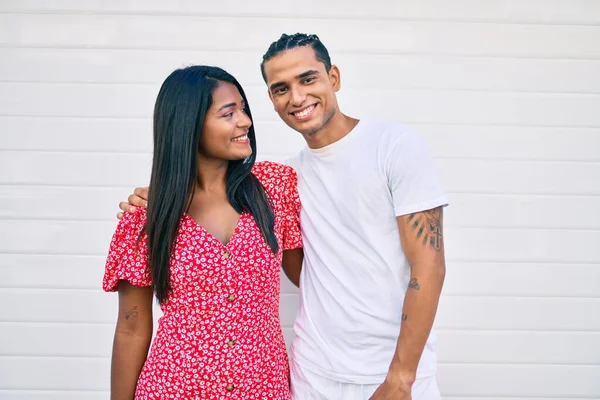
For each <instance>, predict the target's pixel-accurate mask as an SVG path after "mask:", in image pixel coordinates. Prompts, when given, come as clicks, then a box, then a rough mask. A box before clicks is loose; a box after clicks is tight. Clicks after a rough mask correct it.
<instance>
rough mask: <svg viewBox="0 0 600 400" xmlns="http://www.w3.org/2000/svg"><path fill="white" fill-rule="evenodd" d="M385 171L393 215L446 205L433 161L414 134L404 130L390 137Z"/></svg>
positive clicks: (425, 146)
mask: <svg viewBox="0 0 600 400" xmlns="http://www.w3.org/2000/svg"><path fill="white" fill-rule="evenodd" d="M385 170H386V174H387V180H388V185H389V189H390V192H391V194H392V199H393V203H394V211H395V214H396V216H401V215H406V214H411V213H415V212H420V211H425V210H430V209H432V208H436V207H439V206H447V205H448V200H447V198H446V194H445V191H444V188H443V187H442V184H441V182H440V179H439V175H438V171H437V168H436V165H435V161H434V159H433V157H432V155H431V153H430V151H429V148H428V147H427V144H426V142H425V140H424V139H423V138H422V137H421V136H420V135H418V134H417V133H415V132H412V131H410V130H406V131H403V132H400V133H399V134H398V135H395V136H394V137H393V138H392V142H391V145H390V146H388V147H387V157H386V166H385Z"/></svg>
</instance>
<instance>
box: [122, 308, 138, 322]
mask: <svg viewBox="0 0 600 400" xmlns="http://www.w3.org/2000/svg"><path fill="white" fill-rule="evenodd" d="M137 316H138V311H137V306H135V307H133V308H132V309H131V310H129V311H127V313H126V314H125V319H129V318H130V317H134V318H137Z"/></svg>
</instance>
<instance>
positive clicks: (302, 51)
mask: <svg viewBox="0 0 600 400" xmlns="http://www.w3.org/2000/svg"><path fill="white" fill-rule="evenodd" d="M324 69H325V66H324V65H323V63H322V62H320V61H319V60H317V57H316V55H315V52H314V50H313V49H312V48H311V47H310V46H302V47H297V48H294V49H290V50H286V51H284V52H283V53H280V54H278V55H276V56H275V57H273V58H271V59H270V60H269V61H267V62H266V63H265V75H266V76H267V80H268V81H269V82H271V81H275V80H278V81H279V80H288V79H294V78H295V77H297V76H298V75H300V74H303V73H305V72H306V71H309V70H313V71H319V72H321V70H324Z"/></svg>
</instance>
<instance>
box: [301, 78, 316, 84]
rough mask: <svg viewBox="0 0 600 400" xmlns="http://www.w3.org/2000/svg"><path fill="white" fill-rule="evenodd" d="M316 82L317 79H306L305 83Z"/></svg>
mask: <svg viewBox="0 0 600 400" xmlns="http://www.w3.org/2000/svg"><path fill="white" fill-rule="evenodd" d="M314 80H315V78H306V79H305V80H304V83H311V82H312V81H314Z"/></svg>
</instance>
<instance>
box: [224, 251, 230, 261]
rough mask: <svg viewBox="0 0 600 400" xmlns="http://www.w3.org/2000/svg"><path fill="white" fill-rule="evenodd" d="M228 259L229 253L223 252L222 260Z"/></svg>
mask: <svg viewBox="0 0 600 400" xmlns="http://www.w3.org/2000/svg"><path fill="white" fill-rule="evenodd" d="M229 257H231V253H230V252H229V251H227V250H225V251H224V252H223V258H224V259H226V260H227V259H228V258H229Z"/></svg>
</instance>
